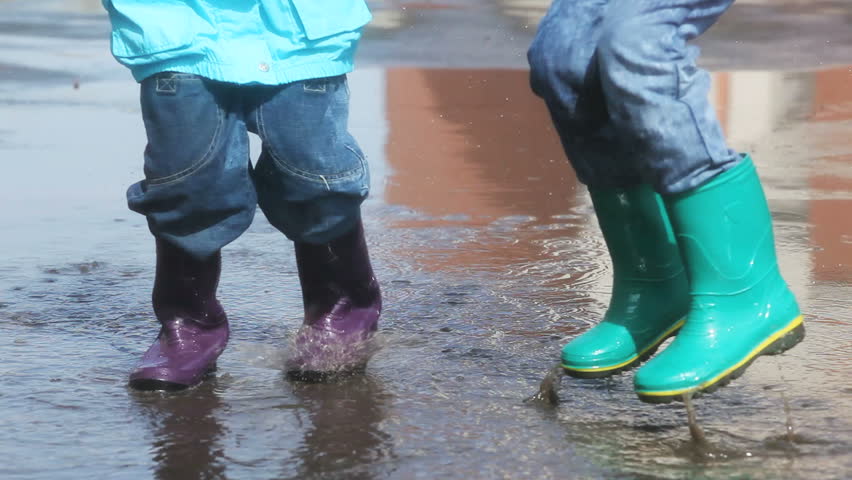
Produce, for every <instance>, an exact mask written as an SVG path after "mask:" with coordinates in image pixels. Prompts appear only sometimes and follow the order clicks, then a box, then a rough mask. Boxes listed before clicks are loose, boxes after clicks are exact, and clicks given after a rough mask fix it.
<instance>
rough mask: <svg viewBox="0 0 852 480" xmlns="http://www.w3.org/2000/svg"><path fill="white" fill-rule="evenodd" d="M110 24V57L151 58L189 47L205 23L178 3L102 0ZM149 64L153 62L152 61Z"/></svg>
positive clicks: (169, 1) (188, 7)
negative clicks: (111, 55)
mask: <svg viewBox="0 0 852 480" xmlns="http://www.w3.org/2000/svg"><path fill="white" fill-rule="evenodd" d="M104 5H105V6H106V8H107V11H108V12H109V16H110V21H111V22H112V54H113V55H115V56H116V57H118V58H124V59H132V58H135V57H151V56H156V54H158V53H162V52H168V51H171V50H177V49H180V48H184V47H186V46H188V45H190V44H191V43H192V41H193V39H194V38H195V37H196V35H198V34H199V33H200V32H201V31H202V30H204V26H205V25H206V26H207V27H209V25H207V23H206V22H205V21H204V20H203V19H202V18H201V17H199V16H198V14H197V13H196V12H195V11H194V10H193V9H192V8H191V7H190V6H189V5H187V4H186V3H184V2H182V1H180V0H158V1H156V2H152V1H149V0H104ZM149 60H156V58H153V59H150V58H149Z"/></svg>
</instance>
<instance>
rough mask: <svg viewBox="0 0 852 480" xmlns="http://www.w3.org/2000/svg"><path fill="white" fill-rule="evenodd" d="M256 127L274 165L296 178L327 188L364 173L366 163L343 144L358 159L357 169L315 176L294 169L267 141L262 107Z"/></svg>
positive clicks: (258, 111)
mask: <svg viewBox="0 0 852 480" xmlns="http://www.w3.org/2000/svg"><path fill="white" fill-rule="evenodd" d="M257 126H258V130H259V131H260V132H261V137H262V138H263V142H264V144H267V147H266V149H267V151H268V152H269V155H270V156H271V157H272V160H273V161H274V162H275V164H276V165H278V166H279V167H280V168H281V169H282V170H284V171H285V172H287V173H290V174H292V175H295V176H297V177H301V178H303V179H305V180H308V181H310V182H313V183H319V184H323V185H326V186H327V185H328V184H329V183H338V182H343V181H346V180H350V179H352V178H355V177H358V176H360V175H363V172H364V171H366V165H365V163H366V162H365V160H364V158H363V156H361V155H360V154H359V153H358V152H357V151H356V150H355V149H354V148H352V147H351V146H349V145H347V144H343V146H344V148H346V149H347V150H349V151H350V152H352V153H353V154H354V155H355V157H356V158H357V159H358V167H356V168H353V169H351V170H346V171H343V172H340V173H335V174H317V173H312V172H308V171H305V170H301V169H299V168H296V167H294V166H293V165H290V164H289V163H287V162H285V161H284V160H283V157H282V156H280V155H279V154H278V152H276V150H275V148H274V147H273V146H272V142H270V141H269V140H268V138H269V135H268V134H267V131H266V123H265V122H264V120H263V105H261V106H260V107H258V108H257Z"/></svg>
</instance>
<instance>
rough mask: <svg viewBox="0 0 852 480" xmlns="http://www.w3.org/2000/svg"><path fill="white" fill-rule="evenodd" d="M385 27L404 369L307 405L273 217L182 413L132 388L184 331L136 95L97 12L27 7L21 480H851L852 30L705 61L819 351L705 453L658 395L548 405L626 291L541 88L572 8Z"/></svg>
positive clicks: (563, 398) (20, 226)
mask: <svg viewBox="0 0 852 480" xmlns="http://www.w3.org/2000/svg"><path fill="white" fill-rule="evenodd" d="M371 3H372V5H373V6H374V7H375V11H376V19H377V20H376V22H375V25H374V26H373V27H371V29H370V30H369V32H368V33H367V35H366V38H365V41H364V43H363V45H362V48H361V52H360V55H361V57H362V59H363V61H362V63H361V67H360V68H359V69H358V70H357V71H356V73H354V74H353V75H351V77H350V83H351V85H350V86H351V89H352V118H351V127H352V131H353V134H354V135H355V136H356V138H358V139H359V141H360V142H361V144H362V147H363V149H364V151H365V152H366V153H367V155H368V156H369V159H370V162H371V166H372V169H373V181H374V185H373V195H372V196H371V198H370V199H369V200H368V201H367V202H366V204H365V206H364V211H365V217H366V228H367V236H368V241H369V243H370V245H371V249H372V250H371V252H372V256H373V260H374V264H375V267H376V271H377V275H378V276H379V279H380V280H381V281H382V283H383V287H384V292H385V305H386V310H385V314H384V317H383V323H382V328H381V330H382V331H381V335H382V342H383V343H384V348H383V349H382V350H381V351H380V352H379V353H378V354H377V355H376V356H375V358H374V359H373V361H372V362H371V364H370V366H369V367H368V369H367V371H366V373H364V374H363V375H359V376H355V377H352V378H348V379H344V380H340V381H337V382H333V383H325V384H302V383H293V382H289V381H287V380H286V379H285V377H284V373H283V370H282V369H283V359H284V358H285V357H286V354H287V344H288V342H289V339H290V338H291V336H292V335H293V333H295V331H296V329H297V327H298V325H299V324H300V322H301V297H300V292H299V286H298V281H297V278H296V275H295V272H296V265H295V261H294V259H293V255H292V246H291V245H290V244H289V242H287V241H286V240H285V239H284V238H283V236H282V235H280V234H279V233H278V232H277V231H276V230H274V229H273V228H272V227H271V226H269V224H268V223H267V222H266V221H265V219H264V218H263V217H262V215H259V216H258V217H257V219H256V221H255V223H254V225H253V226H252V228H251V230H250V231H249V232H247V233H246V234H245V235H244V236H243V237H241V238H240V239H239V240H238V241H236V242H235V243H234V244H232V245H230V246H229V247H228V248H227V249H226V250H225V252H224V254H223V263H224V272H223V277H222V282H221V287H220V292H221V293H220V298H221V300H222V302H223V304H224V305H225V307H226V309H227V310H228V313H229V317H230V318H231V320H232V329H233V330H232V337H231V343H230V345H229V348H228V350H227V351H226V353H225V354H224V355H223V356H222V357H221V359H220V361H219V371H218V374H217V376H216V377H215V378H214V379H213V380H211V381H208V382H206V383H204V384H203V385H201V386H200V387H198V388H195V389H192V390H190V391H186V392H182V393H178V394H169V395H164V394H157V393H138V392H133V391H131V390H129V389H128V388H127V387H126V379H127V374H128V372H129V371H130V369H131V368H132V366H133V364H134V362H135V361H136V360H137V358H138V357H139V356H140V355H141V354H142V352H143V351H144V349H145V348H147V346H148V344H149V343H150V341H151V340H153V337H154V335H155V334H156V326H155V324H154V321H153V320H152V312H151V307H150V303H149V302H150V288H151V285H152V281H153V253H154V250H153V242H152V240H151V238H150V235H149V233H148V230H147V227H146V225H145V221H144V219H143V218H142V217H141V216H139V215H136V214H134V213H132V212H130V211H128V210H127V209H126V207H125V203H124V190H125V188H126V187H127V185H129V184H130V183H132V182H134V181H136V180H138V179H139V178H141V176H142V168H141V167H142V165H141V152H142V149H143V147H144V142H145V136H144V131H143V128H142V122H141V118H140V114H139V107H138V103H137V102H138V100H137V98H138V92H137V87H136V85H135V84H134V83H133V82H132V80H131V78H130V76H129V74H128V73H127V72H126V71H124V70H123V69H122V67H120V66H118V65H117V64H115V63H114V61H113V60H112V58H111V57H110V56H109V54H108V51H107V49H108V42H107V38H108V26H107V23H106V19H105V17H104V15H103V14H102V13H101V11H100V2H99V1H97V0H94V1H89V0H86V1H82V0H81V1H76V2H75V1H64V2H54V1H47V0H44V1H38V2H33V1H9V0H5V1H4V0H0V162H2V170H1V172H2V174H0V225H2V227H3V228H2V232H3V233H2V235H0V378H2V380H0V384H1V385H2V388H0V430H2V431H3V432H4V434H3V435H2V436H0V454H2V458H3V459H4V462H3V463H2V465H0V477H2V478H4V479H5V478H8V479H19V478H20V479H24V478H27V479H29V478H34V479H35V478H99V477H102V478H134V479H135V478H158V479H186V478H232V479H255V478H257V479H268V478H347V479H348V478H583V479H586V478H589V479H596V478H601V479H613V478H616V479H652V478H667V479H668V478H755V479H763V478H765V479H786V478H796V479H798V478H802V479H841V478H850V477H852V419H850V418H852V417H850V412H852V373H850V372H852V314H850V312H852V300H851V299H850V298H852V296H850V294H849V292H850V284H852V215H850V211H852V134H850V132H852V67H850V66H848V65H852V48H850V46H852V38H850V32H852V29H850V28H849V26H850V23H849V22H850V18H852V7H849V6H848V3H846V2H809V3H807V4H805V3H804V2H801V3H799V6H795V5H793V4H792V3H790V2H780V3H779V2H776V3H774V4H773V6H771V7H770V6H764V5H760V4H757V3H754V2H745V3H741V4H738V6H737V7H735V10H734V11H733V12H732V13H734V12H740V13H741V15H737V16H736V18H733V17H727V18H726V19H725V20H723V22H721V23H720V24H719V25H718V26H717V27H716V28H714V30H712V31H711V32H710V34H709V35H708V37H706V38H705V39H703V40H702V42H703V45H704V46H705V52H706V54H707V56H706V57H705V64H706V65H708V66H711V67H712V68H713V69H714V87H713V92H712V97H713V102H714V104H715V105H716V106H717V108H718V111H719V116H720V118H721V120H722V123H723V125H724V128H725V130H726V132H727V133H728V135H729V137H730V142H731V144H732V145H733V146H735V147H736V148H738V149H740V150H745V151H749V152H751V153H752V154H753V155H754V158H755V161H756V163H757V165H758V168H759V170H760V172H761V175H762V177H763V180H764V183H765V188H766V191H767V197H768V199H769V203H770V207H771V209H772V212H773V216H774V218H775V222H776V223H775V232H776V238H777V244H778V251H779V261H780V264H781V269H782V271H783V272H784V274H785V277H786V278H787V280H788V282H789V283H790V285H791V287H792V289H793V290H794V292H795V293H796V294H797V296H798V298H799V301H800V303H801V306H802V310H803V312H804V313H805V316H806V322H807V328H808V337H807V338H806V340H805V342H804V343H803V344H801V345H800V346H798V347H797V348H795V349H793V350H792V351H790V352H789V353H787V354H785V355H783V356H780V357H772V358H769V357H766V358H762V359H759V360H758V361H757V362H756V363H755V364H754V365H753V366H752V367H751V368H750V369H749V370H748V371H747V373H746V374H745V375H744V376H743V377H741V378H740V379H738V380H736V381H735V382H733V383H732V385H731V386H729V387H728V388H725V389H722V390H720V391H719V392H717V393H715V394H713V395H711V396H708V397H702V398H700V399H698V400H696V401H695V402H694V406H695V409H696V415H697V418H698V422H699V424H700V427H701V429H702V430H703V434H704V437H705V440H704V441H703V442H702V441H694V440H692V437H691V436H690V429H689V427H688V425H687V412H686V410H685V408H684V406H683V405H682V404H673V405H667V406H651V405H646V404H642V403H641V402H639V401H638V399H636V397H635V395H634V393H633V391H632V374H630V373H628V374H624V375H621V376H618V377H616V378H614V379H611V380H606V381H581V380H575V379H569V378H563V379H562V380H561V386H560V388H559V389H558V395H559V398H560V403H559V404H558V405H556V406H549V405H547V403H548V402H524V399H526V398H527V397H529V396H530V395H531V394H533V393H535V392H536V391H537V389H538V388H539V383H540V382H541V380H542V378H543V377H544V376H545V374H547V372H548V371H549V370H550V368H551V367H552V366H553V365H554V364H555V363H556V361H557V359H558V354H559V350H560V348H561V346H562V345H563V344H564V343H565V341H566V340H567V339H569V338H571V337H573V336H575V335H577V334H578V333H580V332H582V331H584V330H585V329H586V328H588V327H589V326H590V325H593V324H594V323H595V322H596V321H597V320H598V319H599V318H600V316H601V315H602V314H603V312H604V311H605V308H606V302H607V298H608V291H609V287H610V271H609V268H610V266H609V263H608V258H607V255H606V250H605V246H604V244H603V240H602V238H601V237H600V235H599V234H598V231H597V227H596V223H595V220H594V216H593V211H592V208H591V203H590V201H589V199H588V196H587V194H586V193H585V189H584V188H583V187H582V185H580V184H579V183H578V182H577V180H576V178H575V176H574V175H573V172H572V171H571V169H570V167H569V166H568V164H567V162H566V161H565V160H564V156H563V154H562V152H561V149H560V147H559V144H558V141H557V139H556V136H555V135H554V132H553V131H552V128H551V126H550V124H549V121H548V119H547V115H546V112H545V110H544V108H543V105H542V104H541V103H540V102H539V101H538V99H536V98H535V97H533V96H532V95H531V94H530V92H529V90H528V87H527V75H526V72H525V71H524V70H523V69H524V67H525V64H524V60H523V52H524V49H525V47H526V44H527V43H528V42H529V40H530V38H531V35H532V33H533V30H534V22H535V19H536V18H537V16H539V15H541V13H543V8H544V5H545V2H535V1H527V2H521V1H517V2H513V1H510V0H503V1H497V2H484V1H477V0H470V1H468V2H460V1H458V0H446V1H442V2H440V3H439V2H437V1H435V2H429V1H425V2H394V1H381V2H371ZM536 12H537V13H536ZM746 26H747V27H748V28H745V27H746ZM489 32H490V33H489ZM487 35H490V36H487ZM486 36H487V38H486ZM429 39H432V40H434V41H430V40H429ZM464 39H473V40H472V41H471V43H469V44H465V43H464V42H463V40H464ZM476 39H478V40H476ZM403 40H405V41H403ZM427 42H429V43H427ZM737 42H740V43H739V44H740V45H742V46H740V47H738V46H737V44H738V43H737ZM844 42H845V43H844ZM459 45H461V47H459ZM817 45H820V46H821V48H820V49H816V46H817ZM454 48H455V50H454ZM454 53H458V56H454ZM746 66H747V67H748V68H749V70H743V69H742V68H743V67H746Z"/></svg>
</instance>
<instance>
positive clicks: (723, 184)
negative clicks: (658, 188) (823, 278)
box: [634, 157, 805, 403]
mask: <svg viewBox="0 0 852 480" xmlns="http://www.w3.org/2000/svg"><path fill="white" fill-rule="evenodd" d="M664 202H665V204H666V208H667V209H668V212H669V218H670V219H671V222H672V227H673V229H674V231H675V234H676V236H677V241H678V245H679V246H680V250H681V256H682V257H683V259H684V263H685V264H686V269H687V273H688V276H689V281H690V294H691V296H692V306H691V308H690V310H689V315H688V316H687V319H686V323H685V324H684V326H683V328H682V329H681V330H680V332H679V333H678V335H677V338H675V339H674V341H672V343H671V345H669V346H668V348H666V349H665V350H664V351H663V352H662V353H660V354H659V355H657V356H656V357H655V358H654V359H653V360H651V361H650V362H648V363H647V364H646V365H645V366H643V367H642V368H640V369H639V371H637V372H636V376H635V377H634V383H635V387H636V393H637V394H638V395H639V398H640V399H641V400H643V401H646V402H652V403H666V402H669V401H671V400H674V399H680V398H681V397H682V395H683V394H685V393H690V394H693V395H696V394H700V393H701V392H708V393H709V392H712V391H713V390H715V389H716V388H718V387H719V386H722V385H725V384H727V383H728V382H729V381H730V380H731V379H733V378H736V377H738V376H739V375H740V374H742V372H743V371H744V370H745V369H746V367H748V365H749V364H750V363H751V362H752V361H753V360H754V359H755V358H757V357H758V356H759V355H762V354H768V355H772V354H778V353H781V352H783V351H785V350H787V349H789V348H791V347H793V346H794V345H796V344H797V343H799V342H800V341H801V340H802V338H804V335H805V329H804V326H803V324H802V317H801V315H800V313H799V307H798V305H797V304H796V299H795V298H794V297H793V294H792V292H790V289H789V288H788V287H787V284H786V283H784V279H783V278H781V273H780V272H779V271H778V264H777V261H776V257H775V241H774V239H773V235H772V221H771V218H770V216H769V208H768V206H767V204H766V198H765V197H764V195H763V189H762V188H761V186H760V180H759V179H758V177H757V172H756V171H755V169H754V165H753V164H752V161H751V158H749V157H745V158H744V159H743V160H742V162H740V164H738V165H737V166H735V167H734V168H732V169H730V170H728V171H727V172H724V173H722V174H721V175H719V176H717V177H716V178H714V179H712V180H711V181H709V182H708V183H705V184H704V185H702V186H700V187H698V188H696V189H693V190H690V191H688V192H686V193H682V194H678V195H672V196H668V197H664Z"/></svg>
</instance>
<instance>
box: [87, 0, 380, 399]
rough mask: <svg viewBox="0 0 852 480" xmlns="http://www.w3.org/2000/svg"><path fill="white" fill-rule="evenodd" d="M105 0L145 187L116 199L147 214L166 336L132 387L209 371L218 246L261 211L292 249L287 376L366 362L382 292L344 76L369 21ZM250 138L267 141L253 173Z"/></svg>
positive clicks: (245, 5) (233, 6)
mask: <svg viewBox="0 0 852 480" xmlns="http://www.w3.org/2000/svg"><path fill="white" fill-rule="evenodd" d="M103 3H104V6H105V7H106V9H107V11H108V12H109V16H110V20H111V22H112V52H113V55H114V56H115V58H116V59H117V60H118V61H119V62H120V63H122V64H123V65H125V66H127V67H128V68H129V69H130V70H131V72H132V74H133V76H134V78H135V79H136V80H137V81H138V82H139V83H140V85H141V104H142V116H143V120H144V123H145V130H146V132H147V136H148V145H147V147H146V148H145V155H144V157H145V163H144V165H145V168H144V171H145V179H144V180H142V181H140V182H139V183H136V184H134V185H132V186H131V187H130V188H129V190H128V192H127V199H128V204H129V206H130V208H131V209H132V210H134V211H136V212H139V213H141V214H143V215H145V216H146V217H147V220H148V225H149V228H150V230H151V233H152V234H153V235H154V237H155V242H156V251H157V263H156V276H155V281H154V291H153V306H154V312H155V314H156V316H157V319H158V320H159V322H160V327H161V328H160V332H159V335H158V336H157V339H156V340H155V342H154V344H153V345H152V346H151V347H150V349H149V350H148V351H147V352H146V353H145V355H144V356H143V358H142V360H141V361H140V363H139V364H138V366H137V367H136V369H135V370H134V371H133V372H132V373H131V375H130V384H131V386H133V387H136V388H140V389H177V388H184V387H188V386H191V385H194V384H196V383H198V382H199V381H200V380H201V379H202V378H203V376H204V375H205V374H206V373H208V372H210V371H212V370H213V369H214V368H215V366H216V359H217V357H218V356H219V355H220V354H221V353H222V351H223V349H224V348H225V345H226V343H227V341H228V321H227V318H226V315H225V312H224V310H223V309H222V306H221V305H220V304H219V302H218V301H217V299H216V289H217V285H218V281H219V272H220V264H221V260H220V258H221V256H220V251H221V249H222V248H223V247H224V246H225V245H227V244H228V243H229V242H231V241H233V240H234V239H236V238H237V237H238V236H240V234H242V233H243V232H244V231H245V230H246V229H247V228H248V227H249V225H250V223H251V221H252V219H253V217H254V214H255V209H256V207H257V205H260V208H261V210H262V211H263V213H264V214H265V215H266V218H267V219H268V220H269V222H270V223H271V224H272V225H273V226H275V227H276V228H277V229H278V230H280V231H281V232H282V233H284V234H285V235H286V236H287V237H288V238H289V239H291V240H292V241H293V242H294V243H295V252H296V261H297V265H298V270H299V279H300V282H301V286H302V295H303V300H304V306H305V325H304V327H303V328H302V329H301V330H300V333H299V334H298V336H297V338H296V347H297V348H296V350H297V352H296V354H295V355H293V358H292V359H291V361H290V362H289V363H288V370H289V371H291V373H297V374H313V373H318V374H324V373H328V372H330V371H337V370H341V369H350V368H358V367H361V366H363V364H364V362H366V353H367V352H366V350H365V348H364V345H365V344H366V342H367V340H369V338H370V337H371V336H372V335H373V333H374V332H375V331H376V329H377V325H378V320H379V314H380V312H381V294H380V291H379V285H378V283H377V281H376V279H375V277H374V275H373V271H372V268H371V266H370V260H369V257H368V253H367V248H366V244H365V242H364V231H363V227H362V223H361V216H360V205H361V202H362V201H363V200H364V199H365V198H366V196H367V194H368V188H369V172H368V168H367V162H366V161H365V160H364V155H363V153H362V152H361V150H360V148H359V147H358V144H357V142H356V141H355V139H354V138H352V136H351V135H350V134H349V132H348V131H347V117H348V105H349V90H348V88H347V84H346V77H345V74H346V73H347V72H349V71H351V70H352V68H353V56H354V53H355V49H356V46H357V43H358V40H359V38H360V30H361V28H362V27H363V26H364V25H365V24H366V23H367V22H368V21H369V20H370V18H371V16H370V12H369V10H368V8H367V6H366V4H365V3H364V0H290V1H281V0H259V1H256V2H233V1H229V0H206V1H200V0H158V1H150V0H104V1H103ZM248 132H252V133H255V134H257V135H258V136H260V138H261V140H262V142H263V143H262V145H263V146H262V150H261V153H260V158H259V160H258V161H257V164H256V165H255V166H254V167H252V165H251V164H250V161H249V151H248V145H249V142H248ZM329 352H334V358H330V356H329Z"/></svg>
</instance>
